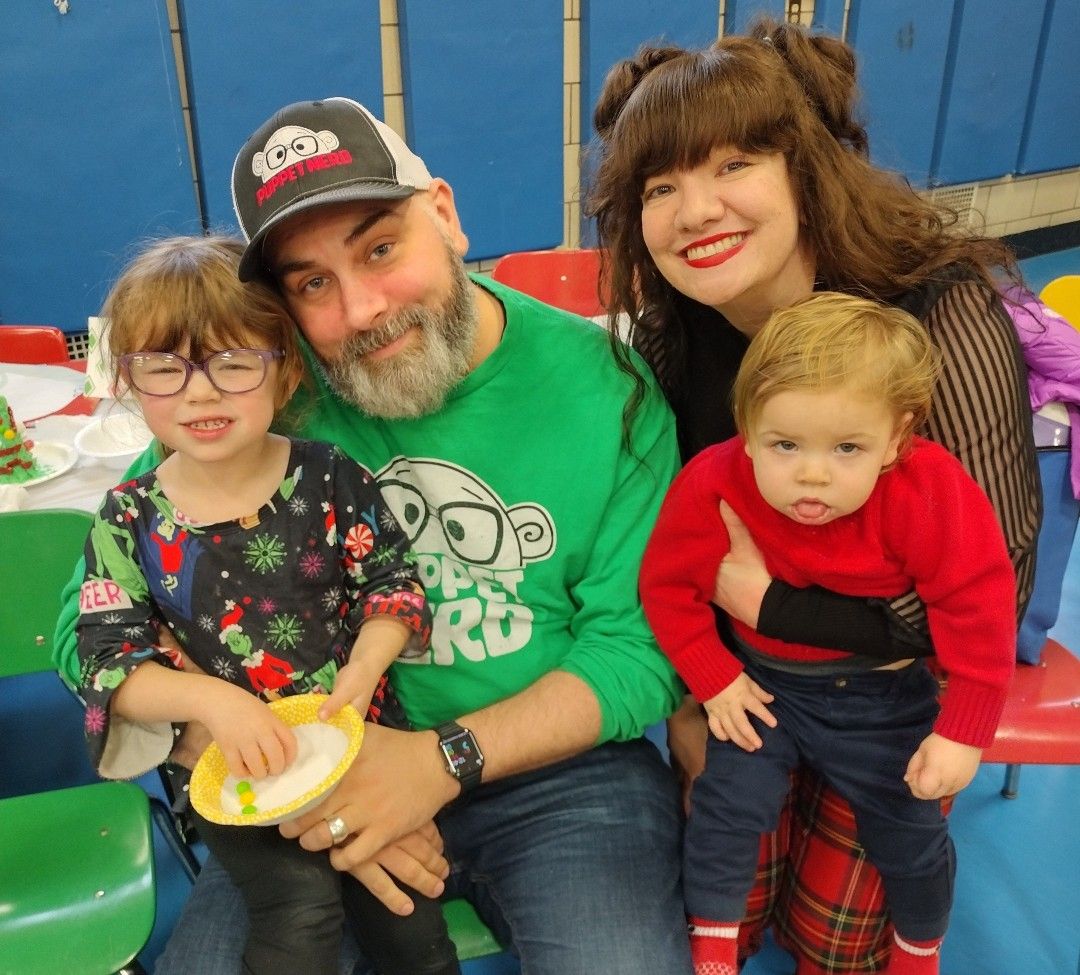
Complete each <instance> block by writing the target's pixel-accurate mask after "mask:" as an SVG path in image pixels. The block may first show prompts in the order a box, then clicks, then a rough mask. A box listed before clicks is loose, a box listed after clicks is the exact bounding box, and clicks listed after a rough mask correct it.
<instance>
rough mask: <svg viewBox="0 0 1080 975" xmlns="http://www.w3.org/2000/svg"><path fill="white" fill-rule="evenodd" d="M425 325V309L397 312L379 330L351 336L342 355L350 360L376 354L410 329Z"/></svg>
mask: <svg viewBox="0 0 1080 975" xmlns="http://www.w3.org/2000/svg"><path fill="white" fill-rule="evenodd" d="M424 325H425V315H424V310H423V309H417V308H403V309H402V310H401V311H399V312H395V313H394V315H393V316H392V317H391V318H388V319H387V320H386V321H385V322H383V324H382V325H380V326H379V327H378V328H373V329H370V330H369V331H367V332H357V333H356V334H355V335H350V336H349V338H348V339H346V341H345V344H344V346H343V347H342V354H343V356H344V357H348V358H352V357H357V358H359V357H360V356H364V355H367V354H368V353H369V352H374V351H375V350H376V349H381V348H382V347H383V346H384V345H389V344H390V343H391V342H393V341H394V340H395V339H399V338H401V336H402V335H404V334H405V333H406V332H407V331H409V329H410V328H413V327H415V326H420V328H423V327H424Z"/></svg>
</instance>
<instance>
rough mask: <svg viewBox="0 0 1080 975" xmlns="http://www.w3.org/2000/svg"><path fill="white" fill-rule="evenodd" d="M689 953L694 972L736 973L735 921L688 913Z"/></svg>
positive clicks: (703, 974) (708, 974) (709, 974)
mask: <svg viewBox="0 0 1080 975" xmlns="http://www.w3.org/2000/svg"><path fill="white" fill-rule="evenodd" d="M689 921H690V957H691V958H692V959H693V960H694V975H738V971H739V922H738V921H711V920H709V919H708V918H704V917H691V918H689Z"/></svg>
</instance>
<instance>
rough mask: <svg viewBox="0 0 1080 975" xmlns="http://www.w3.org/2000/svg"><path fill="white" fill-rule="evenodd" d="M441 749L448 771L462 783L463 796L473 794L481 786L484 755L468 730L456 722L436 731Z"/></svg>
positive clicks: (450, 722) (444, 725)
mask: <svg viewBox="0 0 1080 975" xmlns="http://www.w3.org/2000/svg"><path fill="white" fill-rule="evenodd" d="M435 734H437V735H438V736H439V749H440V751H442V753H443V758H444V759H445V761H446V771H447V772H449V773H450V774H451V775H452V776H453V777H454V778H455V779H457V780H458V782H460V783H461V794H462V795H466V794H467V793H469V792H472V790H473V789H475V788H476V787H477V786H478V785H479V784H480V772H481V770H482V769H483V767H484V753H483V752H482V751H480V746H479V745H478V744H477V743H476V738H475V737H474V736H473V733H472V732H471V731H469V729H468V728H462V727H461V725H459V724H458V723H457V722H456V721H447V722H446V723H444V724H441V725H439V726H438V727H437V728H436V729H435Z"/></svg>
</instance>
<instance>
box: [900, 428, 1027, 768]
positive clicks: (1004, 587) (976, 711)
mask: <svg viewBox="0 0 1080 975" xmlns="http://www.w3.org/2000/svg"><path fill="white" fill-rule="evenodd" d="M922 453H923V455H924V457H923V459H922V461H921V462H920V463H918V464H912V465H910V466H911V468H912V471H911V474H912V476H911V477H910V478H908V479H906V483H905V484H904V492H905V496H904V497H903V498H902V499H899V498H898V499H896V501H890V502H889V504H890V507H891V510H888V509H887V515H888V517H889V519H890V522H891V524H892V526H893V528H892V530H893V539H892V542H891V544H893V545H894V546H896V547H897V550H898V551H903V552H904V553H905V554H904V558H905V562H906V566H905V569H906V571H907V572H909V573H910V574H911V575H912V576H913V577H914V579H915V588H916V590H917V591H918V593H919V595H920V596H921V597H922V598H923V600H924V601H925V603H926V607H927V617H928V620H929V625H930V633H931V636H932V638H933V641H934V646H935V647H936V648H937V654H938V659H939V660H940V662H941V665H942V667H943V669H944V670H945V671H946V673H947V674H948V687H947V690H946V693H945V696H944V698H943V700H942V707H941V713H940V715H939V716H938V719H937V723H936V724H935V728H934V730H935V731H936V732H937V733H938V734H940V735H942V736H943V737H945V738H950V739H952V740H953V741H958V742H961V743H962V744H966V745H974V746H976V747H979V748H985V747H986V746H988V745H989V744H990V743H991V742H992V741H993V740H994V732H995V731H996V729H997V725H998V722H999V720H1000V719H1001V711H1002V708H1003V707H1004V704H1005V695H1006V692H1007V690H1008V686H1009V681H1010V679H1011V677H1012V672H1013V668H1014V666H1015V659H1016V658H1015V653H1016V651H1015V645H1016V626H1015V617H1014V607H1015V591H1016V577H1015V573H1014V570H1013V565H1012V562H1011V560H1010V558H1009V552H1008V549H1007V548H1006V545H1005V538H1004V536H1003V534H1002V531H1001V527H1000V526H999V524H998V520H997V517H996V516H995V514H994V509H993V507H992V506H991V504H990V501H989V500H988V499H987V497H986V495H985V494H984V493H983V491H982V490H981V488H980V487H979V486H978V485H977V484H976V483H975V482H974V481H973V480H972V479H971V477H970V476H969V475H968V474H967V472H966V471H965V470H964V469H963V467H962V466H961V464H960V463H959V462H958V461H957V460H956V459H955V458H954V457H952V456H951V455H950V454H948V453H947V452H946V451H945V450H944V449H943V448H941V447H938V446H937V445H935V444H926V445H925V446H924V448H923V450H922ZM905 511H906V514H903V512H905ZM916 518H921V521H916V520H914V519H916ZM912 524H922V525H923V528H922V529H921V530H920V531H918V532H911V531H910V526H911V525H912Z"/></svg>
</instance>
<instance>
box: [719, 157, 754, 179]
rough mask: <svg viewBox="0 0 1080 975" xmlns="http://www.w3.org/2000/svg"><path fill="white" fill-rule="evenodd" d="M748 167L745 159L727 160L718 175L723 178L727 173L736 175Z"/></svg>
mask: <svg viewBox="0 0 1080 975" xmlns="http://www.w3.org/2000/svg"><path fill="white" fill-rule="evenodd" d="M749 165H750V163H749V162H748V161H747V160H745V159H729V160H728V161H727V162H725V163H724V164H723V165H722V166H721V167H720V175H722V176H724V175H727V174H728V173H737V172H739V171H740V170H742V169H745V168H746V167H747V166H749Z"/></svg>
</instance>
